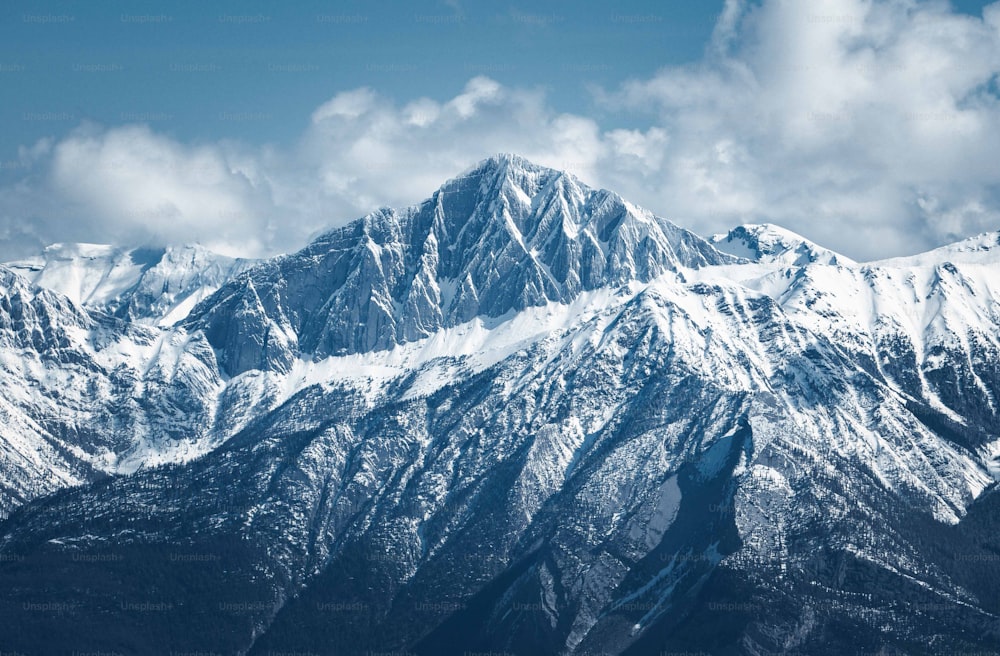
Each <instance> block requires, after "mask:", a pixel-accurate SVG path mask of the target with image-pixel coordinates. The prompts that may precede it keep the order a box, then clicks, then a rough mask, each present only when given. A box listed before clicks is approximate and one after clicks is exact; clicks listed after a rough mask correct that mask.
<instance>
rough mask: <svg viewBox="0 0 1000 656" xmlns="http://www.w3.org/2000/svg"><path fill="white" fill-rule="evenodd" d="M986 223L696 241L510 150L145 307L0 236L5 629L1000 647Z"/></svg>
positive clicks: (1, 634)
mask: <svg viewBox="0 0 1000 656" xmlns="http://www.w3.org/2000/svg"><path fill="white" fill-rule="evenodd" d="M998 237H1000V235H998V234H989V235H983V236H980V237H977V238H973V239H970V240H967V241H965V242H960V243H958V244H954V245H952V246H948V247H945V248H942V249H938V250H937V251H932V252H930V253H926V254H923V255H920V256H916V257H912V258H901V259H896V260H886V261H883V262H873V263H866V264H860V263H856V262H853V261H852V260H850V259H849V258H846V257H843V256H841V255H839V254H837V253H833V252H832V251H829V250H827V249H824V248H822V247H820V246H817V245H816V244H813V243H811V242H809V241H808V240H806V239H804V238H802V237H799V236H797V235H795V234H793V233H790V232H788V231H786V230H783V229H780V228H777V227H775V226H768V225H751V226H740V227H737V228H735V229H734V230H733V231H732V232H730V233H729V234H727V235H719V236H716V237H713V238H712V239H711V240H704V239H702V238H700V237H698V236H696V235H694V234H692V233H690V232H688V231H685V230H683V229H681V228H679V227H677V226H675V225H673V224H672V223H670V222H669V221H666V220H665V219H661V218H659V217H656V216H654V215H652V214H650V213H649V212H646V211H645V210H642V209H640V208H638V207H636V206H634V205H631V204H630V203H628V202H627V201H625V200H623V199H622V198H620V197H619V196H617V195H615V194H613V193H611V192H607V191H598V190H593V189H590V188H588V187H587V186H586V185H584V184H582V183H581V182H580V181H578V180H577V179H575V178H574V177H573V176H571V175H568V174H565V173H561V172H558V171H553V170H549V169H546V168H543V167H539V166H536V165H534V164H531V163H530V162H527V161H525V160H523V159H521V158H519V157H516V156H510V155H503V156H498V157H495V158H491V159H489V160H486V161H484V162H482V163H480V164H479V165H477V166H476V167H475V168H473V169H472V170H471V171H469V172H468V173H466V174H464V175H462V176H460V177H458V178H455V179H453V180H451V181H449V182H447V183H446V184H445V185H444V186H443V187H442V188H441V189H440V190H438V191H437V192H435V193H434V195H433V196H432V197H431V198H430V199H428V200H427V201H425V202H424V203H422V204H420V205H418V206H415V207H412V208H408V209H403V210H391V209H383V210H379V211H377V212H375V213H373V214H371V215H369V216H367V217H365V218H363V219H360V220H358V221H355V222H354V223H351V224H349V225H347V226H345V227H343V228H339V229H336V230H333V231H331V232H328V233H326V234H324V235H323V236H321V237H319V238H318V239H316V240H315V241H314V242H313V243H311V244H310V245H308V246H307V247H306V248H305V249H303V250H302V251H299V252H298V253H294V254H290V255H285V256H281V257H277V258H274V259H270V260H265V261H261V262H259V263H239V264H237V263H233V262H230V261H224V260H218V259H216V258H215V257H212V256H209V255H203V256H201V257H200V258H187V257H184V258H181V259H182V260H183V262H184V263H185V265H184V267H182V268H183V270H184V273H183V275H179V274H178V275H174V276H173V277H170V276H167V277H168V278H170V279H171V280H177V281H183V284H181V283H176V284H174V285H173V286H169V285H166V286H164V288H163V289H164V290H171V291H170V294H171V295H170V296H166V297H162V298H160V297H159V296H157V295H156V294H155V293H151V295H143V296H142V298H144V299H146V300H144V301H142V302H141V303H139V302H136V303H132V304H131V305H128V303H125V301H124V300H123V299H127V298H135V292H134V291H130V290H136V289H139V288H140V287H141V285H139V282H137V281H139V280H140V279H142V275H140V274H142V271H144V270H146V269H143V266H145V265H143V266H139V267H138V268H135V267H132V265H135V264H136V263H137V261H138V260H142V257H141V255H136V256H134V257H133V256H131V255H130V256H128V258H127V259H126V260H122V259H121V258H119V259H118V260H115V261H116V262H117V261H122V262H125V264H123V265H121V266H119V269H118V270H119V271H125V272H126V273H128V272H131V273H128V275H125V274H124V273H122V274H121V275H120V276H118V277H117V278H115V277H114V276H111V277H108V276H106V275H105V276H104V277H103V278H102V277H101V275H103V274H101V275H96V274H93V273H92V272H93V271H96V270H98V269H100V270H102V271H105V272H106V271H107V270H108V269H107V268H106V267H105V264H103V262H105V261H106V260H101V259H100V258H97V259H94V260H86V259H84V260H80V259H79V258H78V257H76V256H75V255H74V258H71V259H72V262H73V265H72V266H73V271H77V272H83V273H80V274H79V275H78V274H74V276H75V277H73V278H72V280H83V279H86V280H98V279H99V280H105V281H106V282H105V283H103V285H104V286H103V287H100V286H99V285H98V286H97V287H94V286H93V285H92V286H91V287H93V288H94V289H103V290H105V291H104V292H102V293H100V294H95V295H91V296H90V297H88V298H91V299H92V300H91V301H90V302H88V301H87V298H80V299H77V298H73V299H71V298H67V297H65V296H63V295H60V294H58V293H56V292H54V291H47V290H42V289H39V288H38V287H37V286H32V285H31V284H30V281H28V280H26V279H25V278H22V277H20V276H19V275H18V274H17V273H15V272H14V271H11V270H3V271H2V274H3V280H2V284H0V286H2V289H0V367H2V369H0V371H2V372H3V375H4V378H5V385H4V387H3V389H2V391H0V412H2V413H3V416H4V417H5V422H4V423H3V424H2V425H0V513H2V514H3V515H5V516H6V518H5V519H4V520H3V521H2V523H0V589H2V590H4V592H3V594H0V614H2V616H3V617H4V618H5V621H4V622H3V623H0V652H10V651H13V652H18V653H25V654H34V653H45V654H48V653H61V652H67V653H70V652H77V653H85V652H97V651H101V652H109V653H110V652H114V653H129V654H132V653H135V654H158V653H163V654H169V653H174V654H178V653H196V652H198V653H240V654H261V655H263V654H277V653H312V654H336V655H340V654H359V655H360V654H369V655H370V654H376V653H396V654H404V653H408V654H428V655H431V654H434V655H438V654H444V655H448V654H456V655H457V654H466V655H467V654H470V653H506V654H525V655H527V654H560V655H562V654H565V655H577V656H582V655H584V654H624V655H640V656H643V655H647V654H657V655H659V654H666V653H675V654H682V653H690V654H694V653H706V654H752V655H760V654H795V653H808V654H854V653H866V654H868V653H882V654H941V653H972V652H984V651H996V650H998V649H1000V595H998V593H997V590H1000V532H998V530H997V529H998V528H1000V496H998V495H997V493H996V492H995V491H994V489H995V480H996V479H997V478H998V477H1000V417H998V399H1000V311H998V308H1000V303H998V301H1000V239H998ZM62 248H63V249H64V250H65V249H66V248H67V247H62ZM88 248H89V249H90V250H88V252H90V253H92V252H96V251H94V248H95V247H88ZM101 252H103V251H101ZM116 257H117V256H116ZM153 259H154V260H156V261H160V260H159V259H156V258H153ZM175 259H176V258H175ZM151 261H152V260H151ZM81 262H82V264H81ZM87 262H91V263H92V264H87ZM220 262H222V264H221V265H220ZM129 263H131V264H129ZM52 266H55V265H52ZM60 266H62V265H60ZM81 267H82V268H81ZM88 267H90V268H88ZM102 267H104V268H102ZM122 267H124V268H122ZM129 267H132V268H129ZM220 267H221V268H220ZM148 268H150V267H147V269H148ZM112 269H113V267H112ZM168 269H169V267H168ZM15 270H20V271H23V270H24V269H23V268H22V269H17V268H16V267H15ZM170 270H171V271H174V270H175V269H170ZM88 271H90V272H91V273H86V272H88ZM201 271H204V272H205V273H204V274H202V273H200V272H201ZM84 274H86V275H84ZM115 275H118V274H115ZM88 276H89V277H88ZM129 276H132V277H129ZM136 276H139V277H138V278H137V277H136ZM112 278H113V279H114V280H119V282H115V283H114V284H112V282H107V281H109V280H111V279H112ZM50 279H54V280H59V281H62V283H61V284H63V285H64V286H65V284H66V283H65V281H66V280H70V279H71V278H70V277H68V276H66V275H60V276H55V277H52V276H50ZM152 279H153V278H150V280H152ZM121 281H124V282H121ZM199 281H200V282H199ZM36 282H37V283H38V284H43V283H44V282H45V281H44V280H42V279H41V278H38V279H37V281H36ZM126 283H127V284H126ZM137 285H139V286H138V287H137ZM154 287H155V286H154ZM146 289H152V288H150V287H148V286H147V287H146ZM177 290H183V292H178V291H177ZM154 291H155V290H154ZM164 293H166V292H164ZM130 294H131V295H132V296H129V295H130ZM182 297H183V298H182ZM183 299H193V300H189V301H184V300H183ZM199 299H200V302H197V304H195V300H199ZM78 301H81V302H82V303H83V304H82V305H81V304H79V303H78ZM126 306H128V307H131V308H133V309H132V310H130V311H127V312H125V311H122V312H119V311H116V310H115V308H119V307H126ZM109 310H110V311H111V313H112V314H114V315H115V316H112V315H111V314H109V313H108V312H109ZM164 317H168V318H169V320H165V319H164Z"/></svg>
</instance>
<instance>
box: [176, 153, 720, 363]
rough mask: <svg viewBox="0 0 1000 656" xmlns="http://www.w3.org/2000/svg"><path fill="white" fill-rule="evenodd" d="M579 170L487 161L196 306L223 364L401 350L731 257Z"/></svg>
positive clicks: (194, 325)
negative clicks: (583, 178) (586, 181)
mask: <svg viewBox="0 0 1000 656" xmlns="http://www.w3.org/2000/svg"><path fill="white" fill-rule="evenodd" d="M733 260H734V258H732V257H730V256H727V255H724V254H722V253H720V252H718V251H716V250H715V249H713V248H712V247H711V246H709V245H708V244H707V243H706V242H705V241H704V240H702V239H700V238H699V237H697V236H695V235H693V234H692V233H690V232H687V231H685V230H682V229H680V228H678V227H677V226H675V225H673V224H671V223H669V222H667V221H665V220H664V219H660V218H658V217H656V216H654V215H652V214H650V213H649V212H646V211H644V210H641V209H639V208H637V207H635V206H633V205H631V204H629V203H628V202H626V201H625V200H623V199H622V198H621V197H619V196H617V195H616V194H613V193H611V192H607V191H595V190H593V189H590V188H588V187H586V186H585V185H583V184H581V183H580V182H579V181H578V180H576V179H574V178H573V177H572V176H570V175H568V174H565V173H561V172H558V171H553V170H548V169H544V168H541V167H538V166H535V165H533V164H531V163H529V162H526V161H524V160H523V159H521V158H518V157H515V156H501V157H498V158H494V159H491V160H487V161H485V162H483V163H482V164H480V165H479V166H478V167H476V168H475V169H473V170H472V171H470V172H469V173H468V174H466V175H464V176H462V177H459V178H456V179H454V180H451V181H450V182H448V183H447V184H445V185H444V186H443V187H442V188H441V189H440V190H438V191H437V192H436V193H435V194H434V195H433V196H432V197H431V198H430V199H429V200H427V201H426V202H424V203H423V204H421V205H419V206H417V207H412V208H408V209H405V210H402V211H398V212H397V211H395V210H390V209H384V210H379V211H378V212H375V213H373V214H371V215H369V216H367V217H365V218H363V219H361V220H359V221H356V222H354V223H352V224H350V225H348V226H346V227H345V228H342V229H339V230H335V231H333V232H330V233H328V234H326V235H324V236H323V237H321V238H320V239H318V240H317V241H316V242H314V243H313V244H311V245H310V246H309V247H308V248H306V249H305V250H303V251H301V252H299V253H296V254H294V255H290V256H287V257H283V258H278V259H276V260H273V261H271V262H269V263H267V264H265V265H264V266H261V267H259V268H257V269H255V270H253V271H252V272H251V273H250V274H249V276H248V277H247V278H246V279H242V278H241V279H238V280H234V281H232V282H231V283H229V284H228V285H226V286H225V287H224V288H223V289H222V290H221V291H220V293H219V295H218V296H217V297H215V298H213V299H212V300H211V301H210V302H206V303H203V304H202V305H201V306H199V307H198V308H196V309H195V311H194V312H193V313H192V315H191V316H190V317H189V319H188V321H187V322H186V324H185V325H186V326H187V327H188V329H189V330H196V329H199V330H203V331H204V332H205V334H206V335H207V336H208V338H209V341H211V343H212V344H213V346H215V347H216V348H217V349H218V350H219V351H220V354H221V361H222V365H223V367H224V368H225V370H226V371H227V372H228V373H229V374H231V375H236V374H238V373H242V372H244V371H248V370H251V369H267V370H277V371H287V370H288V368H289V367H290V366H291V363H292V361H293V360H294V359H295V358H296V357H298V356H299V355H300V354H303V353H305V354H308V355H309V356H311V357H315V358H323V357H326V356H329V355H343V354H348V353H364V352H368V351H373V350H385V349H389V348H391V347H393V346H395V345H397V344H402V343H406V342H412V341H415V340H419V339H422V338H425V337H428V336H429V335H431V334H433V333H435V332H437V331H438V330H440V329H441V328H444V327H449V326H455V325H458V324H461V323H464V322H467V321H470V320H472V319H474V318H476V317H487V318H494V319H495V318H499V317H502V316H504V315H507V314H508V313H511V312H519V311H521V310H524V309H526V308H530V307H537V306H539V305H543V304H545V303H547V302H550V301H556V302H568V301H571V300H572V299H574V298H576V297H577V296H578V295H579V294H580V292H582V291H585V290H593V289H597V288H599V287H604V286H607V285H621V284H624V283H626V282H629V281H640V282H644V281H648V280H651V279H653V278H655V277H656V276H658V275H660V274H663V273H665V272H668V271H677V270H678V267H685V268H697V267H701V266H705V265H709V264H719V263H723V262H729V261H733Z"/></svg>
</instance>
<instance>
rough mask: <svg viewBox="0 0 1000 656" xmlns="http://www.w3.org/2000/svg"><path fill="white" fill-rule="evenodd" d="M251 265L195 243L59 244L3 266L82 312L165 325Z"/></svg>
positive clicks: (170, 323)
mask: <svg viewBox="0 0 1000 656" xmlns="http://www.w3.org/2000/svg"><path fill="white" fill-rule="evenodd" d="M254 264H256V261H255V260H246V259H238V258H231V257H227V256H224V255H220V254H218V253H214V252H212V251H211V250H209V249H207V248H205V247H203V246H200V245H197V244H188V245H184V246H168V247H162V248H160V247H156V248H154V247H142V248H123V247H118V246H110V245H106V244H84V243H59V244H52V245H50V246H48V247H46V248H45V250H44V251H43V252H42V253H40V254H39V255H37V256H34V257H30V258H26V259H22V260H18V261H15V262H10V263H8V265H7V266H8V267H10V268H11V269H12V270H14V271H16V272H17V273H18V274H20V275H22V276H24V277H25V278H26V279H27V280H29V281H31V282H32V283H34V284H36V285H38V286H39V287H44V288H46V289H50V290H52V291H55V292H58V293H60V294H64V295H65V296H67V297H69V298H70V299H71V300H73V301H74V302H75V303H78V304H80V305H83V306H85V307H87V308H91V309H95V310H100V311H102V312H106V313H108V314H112V315H114V316H116V317H119V318H122V319H128V320H129V321H135V322H139V323H146V324H154V325H162V326H169V325H172V324H174V323H176V322H178V321H180V320H182V319H183V318H184V317H186V316H187V313H188V312H190V311H191V309H192V308H193V307H194V306H195V305H196V304H197V303H198V302H199V301H201V300H203V299H205V298H207V297H208V296H210V295H211V294H212V293H213V292H215V291H216V290H217V289H218V288H219V287H221V286H222V284H223V283H225V282H226V281H227V280H229V279H231V278H232V277H234V276H235V275H237V274H239V273H240V272H242V271H244V270H246V269H248V268H250V267H251V266H253V265H254Z"/></svg>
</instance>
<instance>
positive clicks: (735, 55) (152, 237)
mask: <svg viewBox="0 0 1000 656" xmlns="http://www.w3.org/2000/svg"><path fill="white" fill-rule="evenodd" d="M998 75H1000V3H997V4H995V5H991V6H989V7H987V8H986V10H985V11H984V14H983V16H982V17H981V18H976V17H971V16H967V15H962V14H958V13H956V12H954V11H952V9H951V8H950V6H949V5H948V4H947V3H944V2H916V1H914V0H880V1H877V2H876V1H872V0H867V1H866V0H813V1H811V2H809V3H803V2H797V1H795V0H766V1H765V2H762V3H750V2H744V1H741V0H727V2H726V4H725V8H724V11H723V12H722V14H721V15H720V17H719V20H718V23H717V26H716V29H715V32H714V36H713V39H712V42H711V43H710V44H709V45H708V46H707V47H706V50H705V54H704V57H703V58H702V59H701V60H700V61H698V62H695V63H692V64H690V65H688V66H683V67H668V68H664V69H662V70H661V71H659V72H658V73H657V74H656V75H654V76H653V77H651V78H646V79H632V80H629V81H627V82H625V83H623V84H622V85H621V86H620V87H618V88H613V89H594V90H593V94H594V100H595V106H596V107H597V108H598V109H599V112H598V114H599V116H600V120H598V119H595V118H591V117H586V116H580V115H576V114H568V113H563V112H560V111H558V109H557V108H555V107H553V106H552V104H551V102H550V101H549V100H548V98H547V97H546V94H545V92H544V90H543V89H528V88H518V87H510V86H504V85H502V84H500V83H498V82H496V81H494V80H492V79H489V78H487V77H476V78H473V79H471V80H469V81H468V82H467V83H466V84H465V86H464V88H462V89H461V90H460V92H459V93H457V94H456V95H455V96H454V97H453V98H451V99H448V100H446V101H436V100H432V99H429V98H417V99H413V100H412V101H409V102H404V103H397V102H394V101H393V100H391V99H389V98H387V97H384V96H382V95H380V94H379V93H378V92H376V91H375V90H372V89H368V88H362V89H354V90H349V91H344V92H341V93H338V94H336V95H335V96H333V97H332V98H331V99H330V100H329V101H327V102H326V103H324V104H323V105H321V106H320V107H318V108H316V109H315V110H314V111H313V112H312V114H311V117H310V120H309V123H308V126H307V127H306V128H305V130H304V133H303V134H302V136H301V139H300V140H299V141H298V143H295V144H289V145H284V146H280V147H275V146H254V145H247V144H239V143H232V142H217V143H201V144H188V143H181V142H179V141H177V140H176V139H173V138H170V137H168V136H166V135H163V134H158V133H157V132H155V131H153V130H151V129H150V128H149V127H147V126H144V125H125V126H117V127H101V126H94V125H82V126H80V127H79V128H78V129H76V130H75V131H73V132H72V133H70V134H68V135H63V136H62V137H60V138H57V139H56V138H54V139H48V140H44V141H42V142H39V143H37V144H33V145H26V146H25V147H24V148H22V150H21V153H20V159H19V161H18V162H17V170H18V171H19V172H20V175H18V176H16V177H17V179H16V180H15V181H14V182H12V183H10V184H7V185H5V186H3V187H0V237H2V238H3V246H2V247H0V248H2V249H3V250H5V251H6V252H2V251H0V256H4V257H12V256H15V255H18V254H21V252H23V251H25V250H35V249H37V247H38V246H40V245H43V244H47V243H51V242H54V241H100V242H115V243H127V244H153V243H160V244H162V243H182V242H193V241H199V242H201V243H203V244H205V245H207V246H209V247H212V248H215V249H217V250H220V251H222V252H227V253H234V254H247V255H258V256H259V255H267V254H273V253H276V252H282V251H287V250H291V249H294V248H297V247H299V246H301V245H303V244H304V243H305V242H306V240H307V239H308V238H309V236H310V235H313V234H315V233H316V232H317V231H320V230H323V229H326V228H329V227H333V226H336V225H342V224H343V223H345V222H347V221H349V220H351V219H353V218H356V217H358V216H361V215H363V214H365V213H367V212H369V211H371V210H373V209H375V208H376V207H378V206H383V205H396V206H398V205H405V204H410V203H413V202H417V201H419V200H421V199H422V198H424V197H426V196H427V195H428V194H429V193H430V192H432V191H433V190H434V189H435V188H436V187H437V186H438V185H439V184H440V183H441V182H443V181H444V180H445V179H446V178H449V177H451V176H454V175H456V174H458V173H459V172H461V171H462V170H464V169H466V168H468V167H469V166H470V165H472V164H474V163H475V162H477V161H478V160H480V159H482V158H484V157H487V156H489V155H492V154H494V153H497V152H515V153H518V154H521V155H524V156H526V157H528V158H529V159H532V160H534V161H537V162H538V163H540V164H545V165H549V166H553V167H557V168H561V169H566V170H570V171H572V172H573V173H575V174H577V175H578V176H579V177H581V178H582V179H583V180H584V181H585V182H588V183H590V184H592V185H597V186H602V187H606V188H610V189H614V190H616V191H618V192H620V193H621V194H622V195H624V196H625V197H627V198H629V199H630V200H634V201H635V202H638V203H640V204H642V205H645V206H646V207H648V208H649V209H651V210H653V211H655V212H656V213H658V214H660V215H663V216H665V217H667V218H670V219H672V220H674V221H675V222H677V223H679V224H681V225H683V226H685V227H688V228H690V229H693V230H695V231H696V232H700V233H702V234H709V233H714V232H719V231H723V230H725V229H728V228H729V227H731V226H733V225H736V224H738V223H743V222H761V221H770V222H775V223H779V224H781V225H784V226H786V227H788V228H790V229H792V230H795V231H797V232H800V233H802V234H804V235H806V236H807V237H810V238H811V239H813V240H815V241H818V242H820V243H822V244H824V245H826V246H829V247H831V248H834V249H837V250H840V251H841V252H844V253H845V254H847V255H850V256H852V257H855V258H858V259H872V258H877V257H884V256H890V255H898V254H905V253H914V252H918V251H921V250H925V249H927V248H931V247H934V246H937V245H940V244H942V243H945V242H948V241H952V240H955V239H960V238H962V237H965V236H969V235H972V234H976V233H978V232H982V231H986V230H997V229H1000V158H998V157H997V156H996V153H998V152H1000V100H998V93H1000V82H998V80H1000V78H998ZM616 124H617V125H630V126H635V125H641V126H643V127H642V128H641V129H635V128H630V129H624V128H619V127H616Z"/></svg>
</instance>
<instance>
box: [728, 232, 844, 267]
mask: <svg viewBox="0 0 1000 656" xmlns="http://www.w3.org/2000/svg"><path fill="white" fill-rule="evenodd" d="M708 241H709V243H711V244H712V245H713V246H715V248H717V249H718V250H720V251H722V252H724V253H729V254H730V255H734V256H736V257H740V258H743V259H747V260H750V261H752V262H761V263H770V264H790V265H795V266H804V265H806V264H843V265H851V264H854V261H853V260H851V259H850V258H847V257H844V256H843V255H841V254H839V253H835V252H833V251H831V250H829V249H827V248H823V247H822V246H818V245H816V244H814V243H813V242H811V241H809V240H808V239H806V238H805V237H802V236H801V235H797V234H795V233H794V232H792V231H791V230H786V229H784V228H782V227H780V226H776V225H773V224H770V223H764V224H746V225H741V226H737V227H735V228H733V229H732V230H730V231H729V232H728V233H726V234H724V235H714V236H713V237H712V238H711V239H709V240H708Z"/></svg>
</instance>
